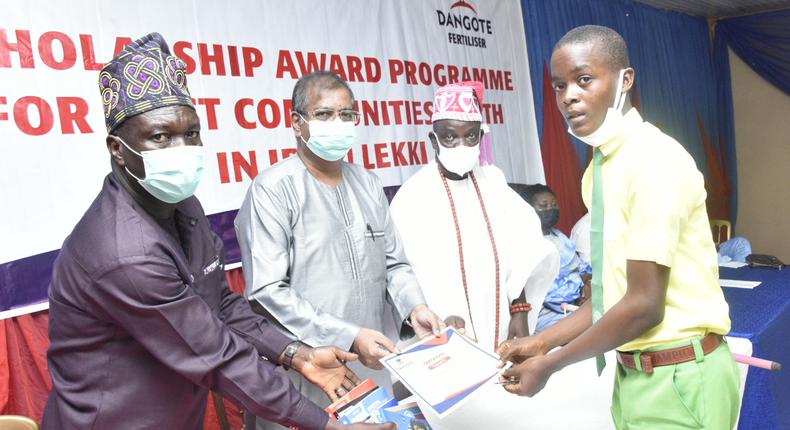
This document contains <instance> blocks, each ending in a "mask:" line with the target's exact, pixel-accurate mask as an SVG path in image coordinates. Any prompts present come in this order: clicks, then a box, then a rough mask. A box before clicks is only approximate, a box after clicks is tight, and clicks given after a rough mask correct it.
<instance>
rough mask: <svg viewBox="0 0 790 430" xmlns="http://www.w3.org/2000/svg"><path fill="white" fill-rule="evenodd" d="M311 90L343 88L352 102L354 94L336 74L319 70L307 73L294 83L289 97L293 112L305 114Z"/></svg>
mask: <svg viewBox="0 0 790 430" xmlns="http://www.w3.org/2000/svg"><path fill="white" fill-rule="evenodd" d="M313 88H315V89H316V90H319V91H323V90H335V89H338V88H345V89H346V90H347V91H348V93H349V94H351V101H354V92H353V91H351V87H349V86H348V84H347V83H346V81H344V80H343V79H342V78H340V76H338V75H337V73H334V72H330V71H327V70H319V71H317V72H312V73H308V74H306V75H304V76H302V77H301V78H299V80H298V81H296V85H294V92H293V95H292V96H291V101H292V103H293V110H295V111H296V112H299V113H300V114H302V115H305V114H307V108H308V106H310V100H308V94H309V92H310V90H311V89H313Z"/></svg>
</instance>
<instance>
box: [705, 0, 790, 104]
mask: <svg viewBox="0 0 790 430" xmlns="http://www.w3.org/2000/svg"><path fill="white" fill-rule="evenodd" d="M716 39H717V44H716V55H726V54H727V46H729V47H730V48H732V50H733V52H735V53H736V54H738V56H739V57H741V58H742V59H743V61H744V62H746V64H748V65H749V66H751V68H752V69H754V71H755V72H757V73H758V74H759V75H760V76H762V77H763V78H765V80H767V81H768V82H770V83H772V84H773V85H774V86H775V87H777V88H779V89H780V90H782V91H784V92H785V93H787V94H788V95H790V8H789V9H784V10H780V11H777V12H768V13H761V14H757V15H750V16H744V17H740V18H731V19H724V20H721V21H719V22H717V23H716Z"/></svg>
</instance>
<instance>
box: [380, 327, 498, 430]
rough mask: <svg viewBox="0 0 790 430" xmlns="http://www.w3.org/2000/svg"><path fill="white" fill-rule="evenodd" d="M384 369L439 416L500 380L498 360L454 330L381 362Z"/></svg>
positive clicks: (416, 344) (423, 341) (449, 329)
mask: <svg viewBox="0 0 790 430" xmlns="http://www.w3.org/2000/svg"><path fill="white" fill-rule="evenodd" d="M381 362H382V364H383V365H384V367H386V368H387V369H389V371H390V372H391V373H392V374H393V375H394V376H395V377H397V378H398V379H400V381H401V382H403V384H404V385H406V387H408V388H409V390H410V391H411V392H412V393H414V394H415V395H416V396H418V397H419V398H420V399H421V400H423V401H424V402H425V403H426V404H427V405H429V406H430V407H431V408H432V409H433V410H434V411H435V412H436V414H437V415H438V416H439V417H444V416H446V415H447V414H449V413H450V412H452V411H453V410H454V409H456V408H458V407H459V406H460V405H461V404H462V403H463V402H464V400H465V399H467V398H469V397H470V396H471V395H472V394H473V393H475V392H476V391H477V390H479V389H480V388H481V387H482V386H483V385H485V384H486V383H489V382H493V381H495V380H496V379H497V377H498V376H499V373H500V369H498V368H497V363H499V357H498V356H497V355H496V354H494V353H493V352H488V351H486V350H484V349H482V348H481V347H480V346H479V345H478V344H476V343H475V342H474V341H472V340H471V339H469V338H467V337H464V336H462V335H460V334H458V332H456V331H455V329H453V328H446V329H445V330H444V331H443V332H442V334H441V336H439V337H429V338H426V339H423V340H422V341H420V342H417V343H415V344H413V345H411V346H409V347H408V348H406V349H404V350H403V352H402V353H401V354H391V355H388V356H386V357H384V358H383V359H382V360H381Z"/></svg>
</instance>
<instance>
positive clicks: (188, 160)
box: [119, 138, 205, 203]
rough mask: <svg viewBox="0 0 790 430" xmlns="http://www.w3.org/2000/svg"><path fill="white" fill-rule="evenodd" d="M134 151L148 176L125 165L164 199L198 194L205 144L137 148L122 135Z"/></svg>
mask: <svg viewBox="0 0 790 430" xmlns="http://www.w3.org/2000/svg"><path fill="white" fill-rule="evenodd" d="M119 140H120V141H121V143H123V146H125V147H126V148H127V149H129V151H131V152H132V153H133V154H136V155H138V156H139V157H142V159H143V168H144V169H145V178H143V179H140V178H138V177H137V176H135V175H134V173H132V172H131V171H129V168H128V167H125V169H126V172H127V173H129V175H131V176H132V177H133V178H134V179H137V183H139V184H140V186H141V187H143V189H144V190H146V191H148V193H149V194H151V195H152V196H154V197H156V198H157V199H159V200H161V201H163V202H165V203H178V202H180V201H182V200H186V199H187V198H189V197H191V196H192V195H193V194H195V190H196V189H197V186H198V183H200V177H201V176H202V175H203V170H204V169H205V166H204V157H205V151H204V150H203V147H202V146H193V145H189V146H187V145H183V146H176V147H172V148H165V149H156V150H151V151H143V152H137V151H135V150H134V149H132V148H130V147H129V145H127V144H126V142H124V141H123V139H120V138H119Z"/></svg>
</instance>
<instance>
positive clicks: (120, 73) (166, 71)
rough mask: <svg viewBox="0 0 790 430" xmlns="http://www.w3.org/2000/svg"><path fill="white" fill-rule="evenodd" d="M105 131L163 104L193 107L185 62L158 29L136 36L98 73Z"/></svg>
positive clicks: (111, 129) (163, 105) (109, 130)
mask: <svg viewBox="0 0 790 430" xmlns="http://www.w3.org/2000/svg"><path fill="white" fill-rule="evenodd" d="M99 91H100V92H101V97H102V104H103V107H104V109H103V110H104V122H105V124H106V125H107V132H111V131H113V130H115V129H116V128H117V127H118V126H119V125H121V123H122V122H124V121H125V120H126V119H128V118H130V117H133V116H135V115H139V114H141V113H143V112H147V111H149V110H153V109H157V108H160V107H165V106H173V105H182V106H190V107H192V108H194V107H195V106H194V104H193V103H192V98H191V97H190V95H189V89H187V73H186V64H184V62H183V61H182V60H181V59H180V58H178V57H176V56H175V55H172V54H171V53H170V48H169V47H168V46H167V42H165V40H164V39H163V38H162V35H160V34H159V33H151V34H148V35H145V36H143V37H141V38H140V39H137V40H135V41H134V42H133V43H132V44H131V45H128V46H127V47H125V48H124V49H123V51H121V52H120V53H119V54H118V56H116V57H115V58H113V59H112V60H110V62H109V63H107V65H106V66H104V68H103V69H102V70H101V72H100V73H99Z"/></svg>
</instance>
